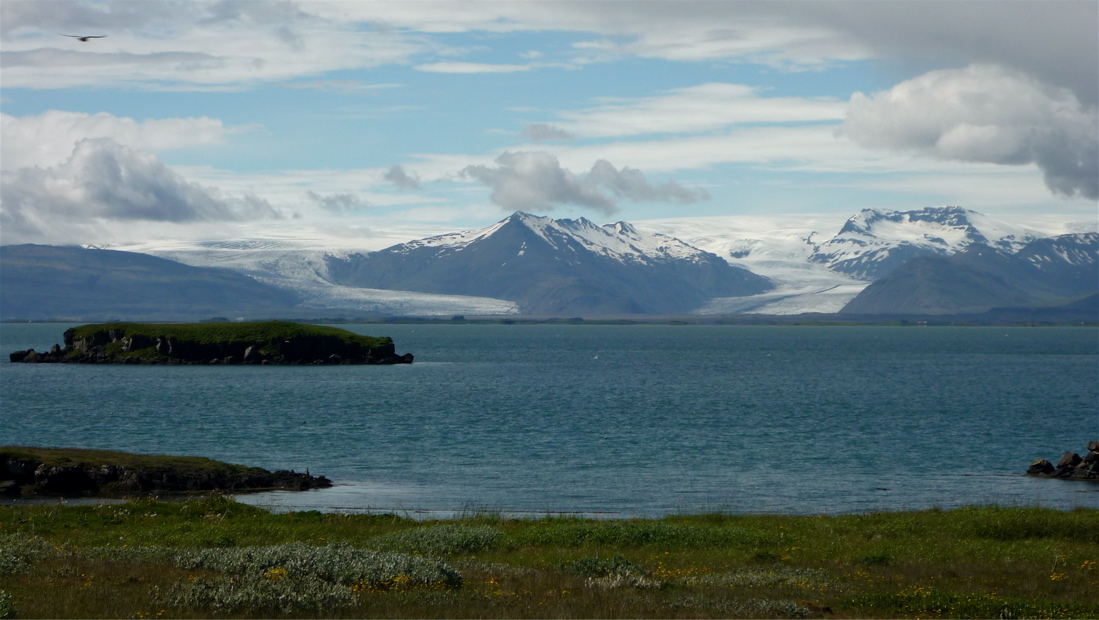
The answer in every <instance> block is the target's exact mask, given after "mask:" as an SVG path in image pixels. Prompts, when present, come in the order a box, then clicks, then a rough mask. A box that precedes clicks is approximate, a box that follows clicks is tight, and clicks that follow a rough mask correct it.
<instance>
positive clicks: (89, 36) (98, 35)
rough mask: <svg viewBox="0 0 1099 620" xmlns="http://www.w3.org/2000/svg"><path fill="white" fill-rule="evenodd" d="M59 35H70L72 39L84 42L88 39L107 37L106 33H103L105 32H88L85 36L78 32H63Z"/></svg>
mask: <svg viewBox="0 0 1099 620" xmlns="http://www.w3.org/2000/svg"><path fill="white" fill-rule="evenodd" d="M61 36H63V37H72V38H74V39H80V40H81V41H82V42H84V43H87V42H88V39H106V38H107V35H105V34H89V35H87V36H81V35H78V34H63V35H61Z"/></svg>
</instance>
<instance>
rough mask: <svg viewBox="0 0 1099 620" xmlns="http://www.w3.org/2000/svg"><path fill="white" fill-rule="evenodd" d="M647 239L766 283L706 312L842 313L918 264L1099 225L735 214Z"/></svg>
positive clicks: (681, 224) (965, 217)
mask: <svg viewBox="0 0 1099 620" xmlns="http://www.w3.org/2000/svg"><path fill="white" fill-rule="evenodd" d="M636 226H637V228H639V229H641V230H645V231H649V232H661V233H664V234H669V235H674V236H676V237H678V238H679V239H682V240H683V241H684V242H686V243H688V244H690V245H692V246H695V247H698V248H700V249H703V250H708V251H710V252H713V253H714V254H717V255H718V256H721V257H722V258H724V259H725V260H727V261H729V262H730V263H732V264H734V265H739V266H741V267H744V268H746V269H749V270H750V271H752V272H753V273H758V274H760V275H763V276H766V277H768V278H770V279H771V281H773V282H774V283H775V288H774V289H773V290H771V291H768V292H766V293H763V294H760V295H753V296H750V297H738V298H728V299H727V298H716V299H713V300H711V301H710V302H708V303H707V304H705V305H704V306H703V307H702V308H701V309H700V310H699V312H702V313H706V314H738V313H749V314H799V313H803V312H839V311H840V309H842V308H843V307H844V306H845V305H846V304H847V303H848V302H850V301H851V300H852V299H854V298H855V297H856V296H857V295H858V294H859V293H860V292H861V291H862V290H863V289H865V288H866V286H867V285H868V284H869V283H870V281H871V280H873V279H875V278H876V277H881V275H884V274H887V273H888V272H889V271H890V270H891V269H895V268H896V267H897V266H899V265H900V264H903V262H904V260H906V259H907V258H912V257H915V256H921V255H927V256H948V255H952V254H955V253H957V252H959V251H961V250H964V249H965V248H966V247H969V246H970V245H972V244H974V243H978V244H987V245H989V246H991V247H997V248H1000V249H1002V250H1004V251H1007V252H1009V253H1010V252H1014V251H1017V250H1019V249H1020V248H1021V247H1023V246H1025V245H1026V244H1027V243H1028V240H1029V241H1033V240H1035V239H1044V238H1049V237H1054V236H1057V235H1062V234H1071V233H1087V232H1095V231H1097V230H1099V221H1081V220H1078V219H1075V218H1071V217H1066V216H1062V215H1041V216H1033V215H1032V216H1028V217H1025V218H1012V219H1011V220H1004V219H1002V218H994V217H990V216H987V215H984V214H982V213H978V212H976V211H970V210H965V209H961V208H959V207H929V208H925V209H918V210H914V211H907V212H897V211H890V210H886V209H866V210H863V211H862V212H860V213H858V214H856V215H855V216H853V217H850V218H844V217H843V216H842V215H839V216H837V215H830V214H807V215H776V216H760V215H735V216H721V217H705V218H682V219H667V220H648V221H641V222H637V223H636Z"/></svg>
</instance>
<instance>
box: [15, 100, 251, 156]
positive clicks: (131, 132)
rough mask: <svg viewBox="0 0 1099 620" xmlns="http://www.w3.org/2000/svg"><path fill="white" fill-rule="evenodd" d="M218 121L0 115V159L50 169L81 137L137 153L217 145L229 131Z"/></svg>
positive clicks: (64, 114) (52, 113) (75, 114)
mask: <svg viewBox="0 0 1099 620" xmlns="http://www.w3.org/2000/svg"><path fill="white" fill-rule="evenodd" d="M241 130H242V129H241V128H232V129H230V128H227V127H225V126H224V125H223V124H222V122H221V121H220V120H217V119H213V118H207V117H201V118H166V119H150V120H145V121H136V120H134V119H132V118H127V117H119V116H114V115H112V114H107V113H106V112H100V113H98V114H85V113H82V112H65V111H61V110H48V111H46V112H43V113H42V114H38V115H36V116H22V117H15V116H9V115H7V114H0V137H2V138H3V139H2V140H0V160H2V161H3V162H4V167H5V168H9V169H11V168H23V167H31V166H42V167H47V166H55V165H57V164H60V163H62V162H64V161H65V160H67V159H68V158H69V157H70V156H71V155H72V152H73V147H74V146H75V145H76V143H77V142H79V141H80V140H82V139H84V138H110V139H112V140H114V141H115V142H118V143H120V144H123V145H126V146H129V147H132V148H135V149H138V150H143V151H160V150H167V149H177V148H185V147H190V146H202V145H210V144H221V143H222V142H223V141H224V138H225V136H226V135H227V134H229V133H234V132H237V131H241Z"/></svg>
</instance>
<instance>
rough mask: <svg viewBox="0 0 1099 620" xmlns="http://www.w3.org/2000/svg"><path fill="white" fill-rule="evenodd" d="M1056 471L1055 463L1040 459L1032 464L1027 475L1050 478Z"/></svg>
mask: <svg viewBox="0 0 1099 620" xmlns="http://www.w3.org/2000/svg"><path fill="white" fill-rule="evenodd" d="M1054 471H1055V468H1054V467H1053V463H1050V462H1049V461H1047V460H1045V459H1038V460H1037V461H1034V462H1033V463H1031V464H1030V467H1029V468H1028V469H1027V470H1026V473H1027V474H1029V475H1031V476H1048V475H1050V474H1052V473H1053V472H1054Z"/></svg>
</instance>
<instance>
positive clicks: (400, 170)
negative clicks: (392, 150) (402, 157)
mask: <svg viewBox="0 0 1099 620" xmlns="http://www.w3.org/2000/svg"><path fill="white" fill-rule="evenodd" d="M385 180H386V181H389V182H390V183H392V184H394V185H396V186H397V187H399V188H401V189H420V180H419V179H418V178H416V176H415V175H409V174H408V173H407V172H405V169H404V166H401V165H399V164H394V165H393V166H391V167H390V168H389V170H388V171H387V172H386V173H385Z"/></svg>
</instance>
